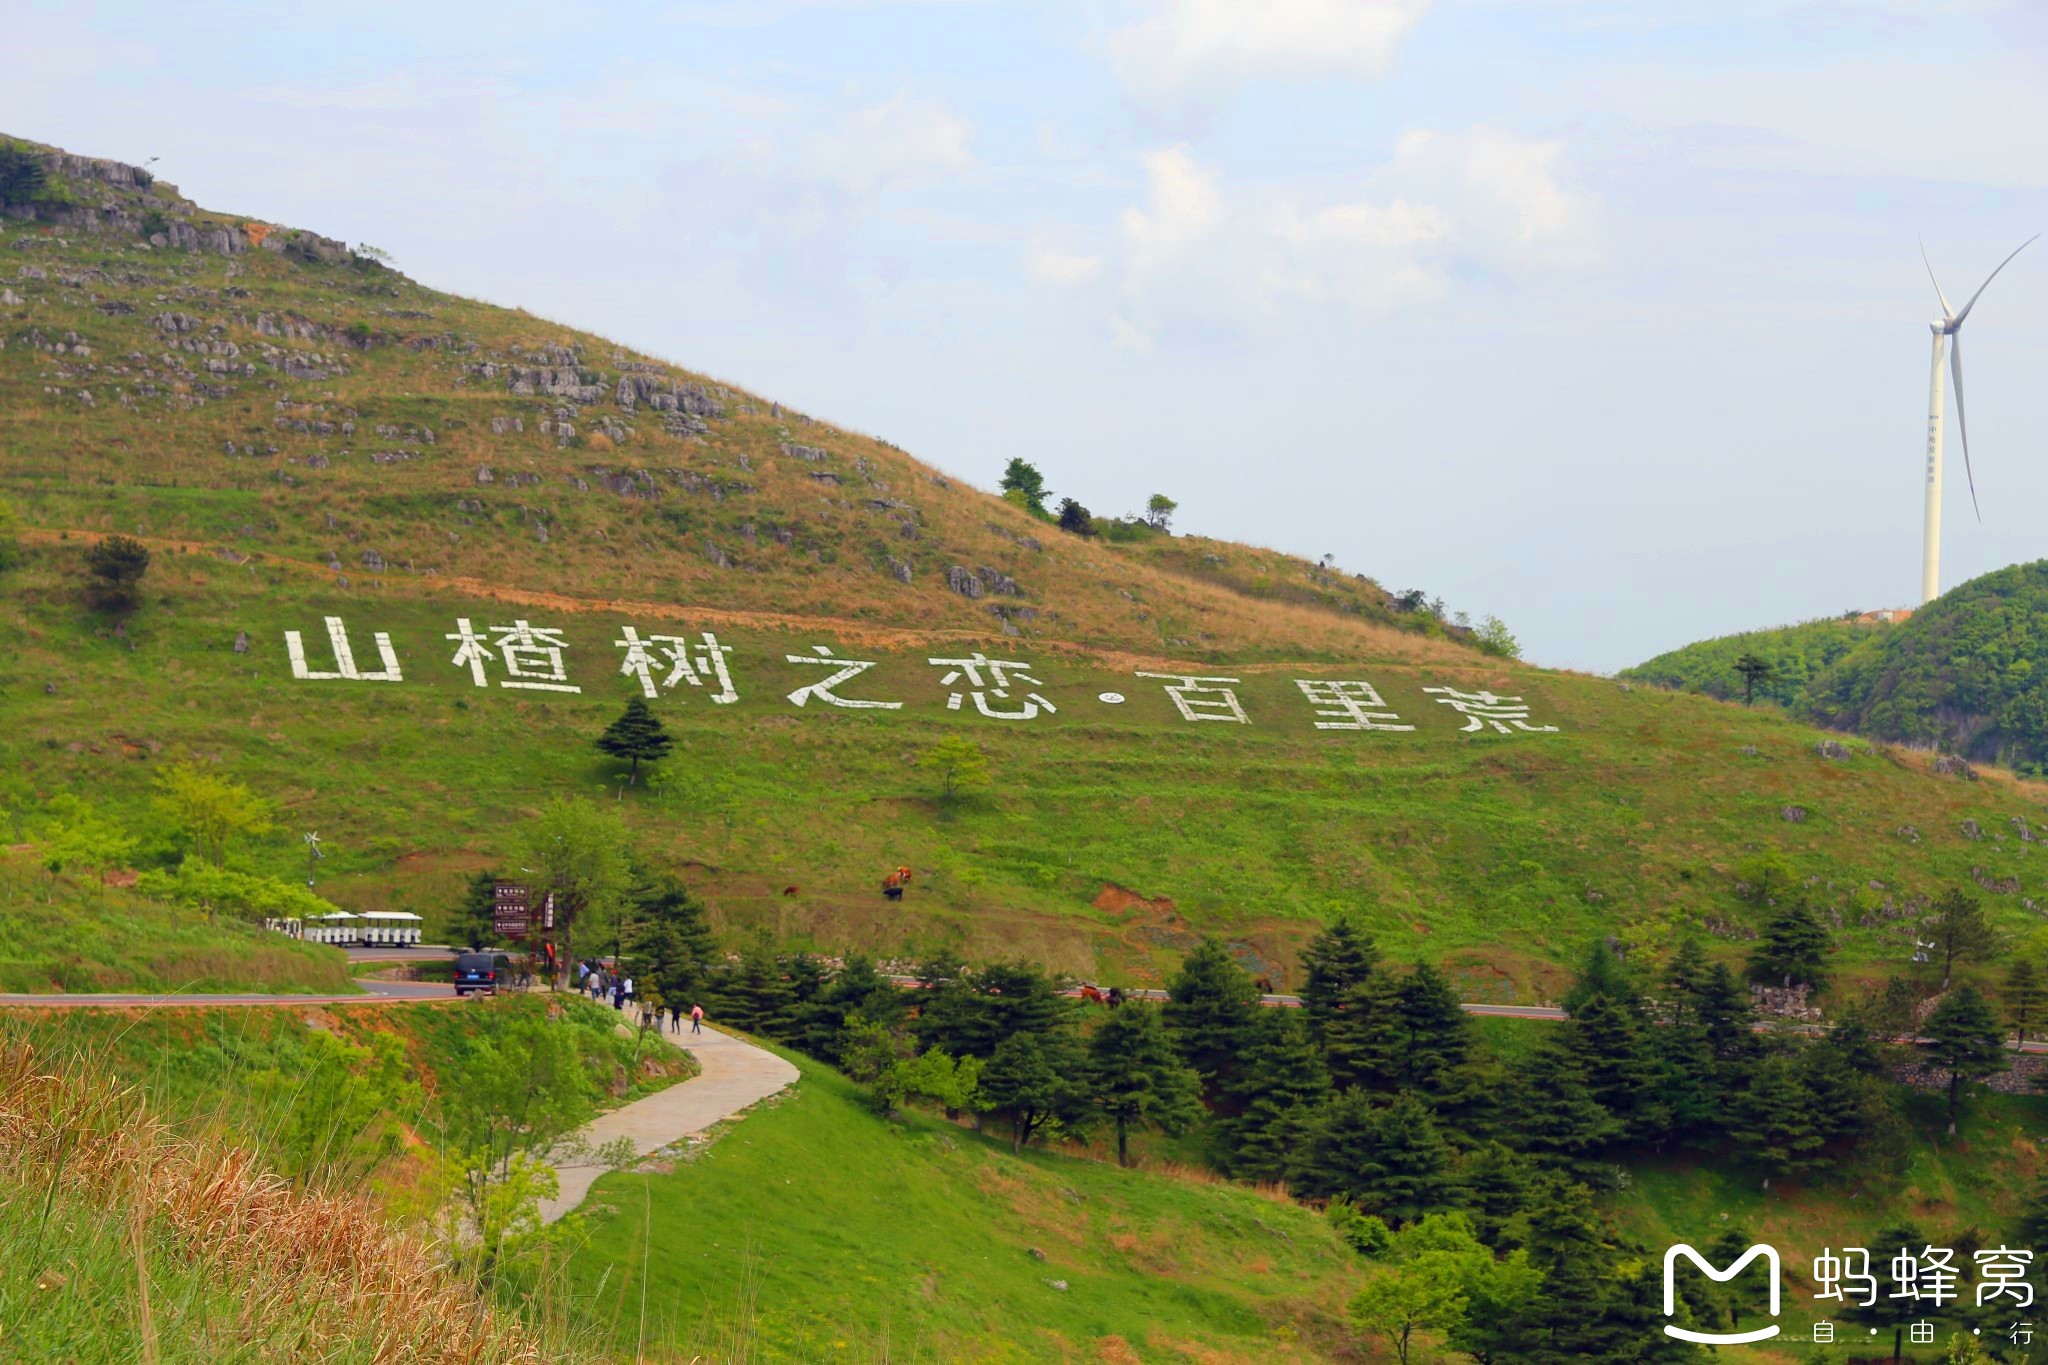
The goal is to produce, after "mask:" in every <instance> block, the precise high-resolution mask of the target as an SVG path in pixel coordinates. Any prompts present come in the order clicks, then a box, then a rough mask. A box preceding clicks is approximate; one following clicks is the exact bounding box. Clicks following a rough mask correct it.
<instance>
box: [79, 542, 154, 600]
mask: <svg viewBox="0 0 2048 1365" xmlns="http://www.w3.org/2000/svg"><path fill="white" fill-rule="evenodd" d="M85 568H86V572H87V574H88V577H87V579H86V584H85V598H86V601H87V602H89V603H91V604H92V606H93V607H94V608H96V609H97V610H99V611H105V612H112V613H114V614H116V615H121V614H125V613H127V612H131V611H134V610H135V609H136V608H137V607H139V606H141V605H142V576H143V575H144V574H146V573H148V572H149V549H148V547H146V546H145V545H143V543H142V542H141V541H139V540H135V539H132V538H130V537H128V536H108V537H107V538H106V539H105V540H103V541H101V542H100V543H99V544H97V545H95V546H93V547H92V548H91V549H90V550H87V551H86V552H85Z"/></svg>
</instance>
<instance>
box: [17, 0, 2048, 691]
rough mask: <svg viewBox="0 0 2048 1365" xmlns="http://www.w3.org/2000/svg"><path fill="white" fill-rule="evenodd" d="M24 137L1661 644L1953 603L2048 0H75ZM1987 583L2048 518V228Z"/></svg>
mask: <svg viewBox="0 0 2048 1365" xmlns="http://www.w3.org/2000/svg"><path fill="white" fill-rule="evenodd" d="M0 22H4V26H5V30H6V31H7V32H8V34H9V36H10V45H11V46H13V47H15V48H16V49H18V50H17V51H16V53H15V54H14V56H13V58H12V62H11V67H12V73H13V74H12V75H11V77H10V79H9V81H8V82H7V83H6V84H5V85H4V86H0V130H4V131H7V132H11V133H15V134H19V135H26V136H30V137H34V138H37V139H40V140H44V141H49V142H54V143H57V144H59V145H62V146H65V147H67V148H69V149H71V150H74V151H79V152H85V153H89V154H95V155H105V156H115V157H119V158H122V159H124V160H131V161H141V160H143V159H145V158H146V157H149V156H160V157H161V158H162V161H161V162H160V163H159V167H158V169H159V170H161V171H162V172H163V174H164V175H165V177H166V178H167V179H169V180H172V181H174V182H176V183H177V184H178V185H179V187H180V188H181V189H182V190H183V191H184V192H185V193H187V194H189V195H191V196H192V197H194V198H196V199H198V200H199V201H200V202H202V203H205V204H208V205H210V206H213V207H218V208H224V209H229V210H233V211H237V212H246V213H249V214H251V215H254V216H260V217H264V218H267V219H271V220H275V221H281V222H287V223H292V224H295V225H302V226H307V227H312V228H315V229H317V230H320V231H323V232H326V233H329V234H330V235H334V236H341V237H345V238H347V239H348V240H350V241H359V242H369V243H373V244H375V245H377V246H380V247H383V248H385V249H387V250H389V251H391V252H392V253H393V254H394V255H395V257H396V258H397V261H398V263H399V265H400V266H401V267H402V268H404V269H405V270H407V271H408V272H409V273H410V274H412V275H414V276H415V277H416V278H418V279H420V280H421V281H423V282H425V283H427V284H430V285H433V286H436V287H439V288H444V289H450V290H454V291H457V292H460V293H464V294H469V295H473V296H477V297H481V298H487V299H490V300H493V301H495V302H500V303H507V304H516V305H520V306H524V307H527V308H530V309H531V310H533V311H534V312H536V313H539V314H542V315H544V316H551V317H555V318H559V319H561V320H563V321H565V322H571V323H574V324H576V325H578V326H582V327H588V328H591V329H594V330H596V331H599V332H602V333H606V334H609V335H612V336H615V337H617V338H619V339H620V340H622V341H625V342H627V343H629V344H632V345H634V346H637V347H641V348H644V349H646V350H648V351H651V352H654V353H657V354H660V355H664V356H667V357H669V358H671V359H674V360H677V361H680V362H682V363H685V364H688V365H691V366H693V367H696V368H699V369H702V370H706V371H709V372H711V373H714V374H717V375H720V376H722V377H725V378H728V379H731V380H734V381H737V382H740V383H744V384H747V385H748V386H750V387H752V388H754V389H756V390H759V391H761V392H763V393H766V394H769V395H771V396H774V397H778V398H781V399H783V400H785V401H788V402H791V403H794V404H796V405H798V406H799V407H801V408H804V409H806V410H808V411H812V412H815V413H818V414H820V415H823V416H828V417H830V418H831V419H833V420H835V421H838V422H841V423H844V424H847V425H850V426H854V427H858V428H861V429H864V430H867V431H871V432H873V433H875V434H877V435H880V436H884V437H887V438H888V439H890V440H893V441H895V442H896V443H898V444H899V445H902V446H904V447H905V448H906V449H909V450H911V451H913V452H915V453H916V454H918V455H920V456H921V457H923V458H925V459H927V460H929V461H931V462H932V463H934V464H936V465H938V466H940V467H941V468H944V469H947V470H950V471H953V472H955V473H957V474H959V475H961V476H962V477H965V478H968V479H970V480H973V481H976V482H979V483H982V484H984V485H988V484H992V483H993V482H994V479H995V477H996V474H997V472H998V471H999V470H1000V469H1001V467H1002V465H1003V464H1004V463H1005V462H1006V461H1007V460H1008V459H1009V458H1010V457H1011V456H1014V455H1022V456H1024V457H1026V458H1028V459H1031V460H1033V461H1034V462H1036V463H1037V464H1039V465H1040V467H1041V468H1043V469H1044V470H1045V472H1046V475H1047V478H1048V481H1049V482H1050V483H1051V485H1052V486H1053V487H1054V488H1055V489H1057V490H1058V491H1060V492H1062V493H1071V494H1073V495H1075V496H1077V497H1079V498H1080V499H1081V500H1082V501H1083V502H1085V503H1087V504H1088V505H1089V506H1090V507H1092V508H1094V509H1096V510H1097V511H1099V512H1117V511H1124V510H1128V509H1131V508H1135V507H1137V506H1139V505H1141V504H1142V503H1143V501H1144V499H1145V497H1146V496H1147V495H1148V494H1150V493H1152V492H1155V491H1160V492H1166V493H1168V494H1170V495H1172V496H1174V497H1176V498H1178V499H1179V500H1180V502H1181V504H1182V513H1181V522H1182V524H1183V525H1184V526H1185V527H1186V528H1187V529H1190V530H1196V531H1201V532H1204V533H1208V534H1214V535H1220V536H1228V537H1233V538H1238V539H1246V540H1253V541H1258V542H1261V543H1265V544H1270V545H1275V546H1279V547H1281V548H1284V549H1288V550H1292V551H1296V552H1299V553H1301V554H1303V555H1307V556H1311V557H1313V556H1317V555H1322V554H1326V553H1329V554H1334V555H1336V557H1337V560H1338V562H1339V563H1340V564H1341V565H1342V566H1343V567H1345V568H1346V569H1350V570H1354V571H1357V572H1363V573H1367V574H1370V575H1372V576H1374V577H1376V578H1378V579H1379V580H1380V581H1381V582H1383V583H1385V584H1387V585H1388V586H1389V587H1393V588H1405V587H1410V586H1418V587H1422V588H1425V589H1427V590H1428V591H1430V592H1431V593H1432V594H1441V595H1442V596H1444V597H1445V598H1447V599H1448V600H1449V602H1450V603H1451V605H1452V606H1453V607H1454V608H1460V609H1464V610H1467V611H1470V612H1471V613H1473V614H1474V615H1475V616H1477V615H1481V614H1485V613H1489V612H1491V613H1497V614H1499V615H1500V616H1502V617H1503V618H1504V619H1506V620H1507V621H1508V623H1509V624H1510V626H1511V627H1512V628H1514V629H1515V630H1516V631H1517V633H1518V634H1519V635H1520V636H1521V638H1522V640H1523V643H1524V646H1525V648H1526V650H1527V652H1528V653H1529V655H1530V656H1531V657H1532V658H1534V659H1536V660H1537V661H1539V662H1543V663H1550V664H1559V665H1568V666H1574V667H1581V668H1589V669H1600V670H1607V669H1612V668H1617V667H1621V666H1624V665H1626V664H1628V663H1630V662H1634V661H1636V660H1638V659H1640V658H1643V657H1645V656H1647V655H1648V654H1651V653H1654V652H1656V651H1657V650H1660V649H1663V648H1667V647H1670V646H1672V645H1676V644H1679V643H1683V642H1684V641H1686V640H1689V639H1693V638H1697V637H1699V636H1702V635H1708V634H1719V633H1725V632H1728V631H1734V630H1740V629H1743V628H1745V627H1749V626H1755V625H1767V624H1774V623H1778V622H1783V621H1789V620H1796V619H1802V618H1805V617H1810V616H1816V615H1824V614H1830V613H1833V612H1836V611H1840V610H1842V609H1845V608H1849V607H1872V606H1881V605H1903V604H1907V603H1910V602H1911V601H1912V600H1913V599H1914V597H1915V596H1916V593H1917V585H1918V565H1919V538H1920V466H1921V455H1922V439H1923V438H1922V432H1923V429H1924V421H1925V405H1926V361H1927V344H1928V342H1927V331H1926V326H1925V324H1926V321H1927V319H1928V318H1929V317H1930V316H1931V315H1932V313H1933V302H1934V300H1933V291H1932V290H1931V288H1930V287H1929V286H1928V284H1927V282H1926V279H1925V276H1924V275H1923V274H1922V272H1921V269H1920V264H1919V257H1918V254H1917V252H1918V249H1917V247H1916V245H1915V242H1916V237H1917V236H1919V235H1921V234H1924V235H1925V236H1926V239H1927V243H1928V248H1929V250H1930V252H1931V253H1932V254H1933V256H1934V259H1935V264H1936V266H1937V268H1938V269H1939V270H1941V272H1942V281H1943V284H1944V286H1945V287H1946V288H1947V289H1948V291H1949V293H1950V294H1951V296H1952V297H1953V296H1955V295H1957V294H1958V293H1961V294H1964V295H1967V293H1968V292H1969V291H1971V290H1973V289H1974V288H1975V287H1976V285H1977V283H1978V282H1979V281H1981V279H1982V277H1983V275H1984V274H1985V273H1986V272H1988V271H1989V270H1990V269H1991V267H1992V266H1993V265H1995V264H1997V262H1998V260H1999V259H2000V258H2002V257H2003V256H2004V255H2005V253H2006V252H2007V251H2009V250H2010V249H2011V248H2012V247H2013V246H2014V245H2015V244H2017V243H2018V242H2019V241H2021V240H2022V239H2024V238H2025V237H2027V236H2029V235H2031V234H2032V233H2034V232H2036V231H2040V230H2042V229H2043V228H2048V139H2044V138H2043V137H2042V136H2041V134H2040V130H2041V128H2043V127H2044V126H2048V6H2043V5H2040V4H2030V3H2026V2H2025V0H2010V2H2006V3H2002V2H2001V0H1918V2H1917V3H1916V2H1915V0H1711V2H1710V0H1664V2H1662V3H1659V2H1658V0H1634V3H1607V2H1605V0H1463V2H1462V3H1461V2H1459V0H1435V2H1434V3H1432V2H1431V0H1259V2H1257V3H1254V2H1253V0H1072V2H1071V3H1069V2H1068V0H1043V2H1042V3H1039V4H1036V5H1014V4H1002V3H995V2H994V0H990V2H988V3H975V2H973V0H921V2H918V3H896V4H885V3H866V2H864V0H761V2H760V3H739V2H738V0H704V3H695V4H672V5H653V4H647V5H640V4H620V5H611V6H605V7H601V8H594V7H593V8H572V7H566V6H560V5H547V6H542V5H521V4H493V5H490V6H480V5H479V6H471V5H465V4H459V3H439V4H434V5H421V4H410V5H399V4H391V3H378V2H376V0H370V2H368V3H357V4H354V5H351V6H347V7H342V8H337V7H334V6H320V7H312V6H295V5H291V4H265V5H262V6H254V5H204V4H195V5H179V6H166V5H163V4H161V3H148V4H100V5H94V6H89V7H88V6H81V5H75V4H64V5H59V4H45V3H42V0H0ZM1966 336H1967V340H1968V343H1969V345H1968V352H1969V365H1968V379H1969V394H1970V398H1971V404H1970V410H1969V411H1970V419H1971V420H1970V428H1971V440H1972V452H1973V455H1974V457H1975V459H1976V463H1977V467H1978V474H1979V482H1978V488H1979V492H1980V494H1981V495H1982V497H1983V506H1984V520H1983V523H1982V525H1981V526H1980V525H1979V524H1978V523H1977V522H1976V521H1975V520H1974V518H1973V517H1972V515H1971V513H1970V511H1969V499H1968V495H1967V493H1966V491H1965V490H1964V488H1963V486H1962V478H1961V475H1962V469H1961V464H1960V460H1959V458H1957V457H1958V455H1959V451H1958V450H1957V442H1956V440H1955V436H1954V429H1953V427H1951V429H1950V442H1949V445H1950V450H1951V472H1952V474H1953V475H1954V477H1953V478H1952V479H1951V481H1950V485H1949V494H1948V498H1947V509H1948V516H1947V533H1946V537H1945V546H1944V563H1945V566H1946V567H1945V570H1944V575H1943V577H1944V581H1945V583H1947V584H1954V583H1956V582H1960V581H1961V580H1962V579H1963V578H1965V577H1968V576H1970V575H1972V574H1975V573H1980V572H1983V571H1986V570H1988V569H1991V568H1994V567H1997V566H1999V565H2002V564H2006V563H2010V562H2013V561H2015V560H2022V559H2033V558H2038V557H2041V556H2043V555H2044V554H2048V534H2044V533H2043V532H2042V530H2041V529H2040V528H2041V525H2042V523H2041V521H2040V519H2039V517H2038V515H2037V514H2036V513H2035V512H2034V510H2033V509H2035V508H2037V507H2039V506H2040V505H2041V504H2042V502H2043V500H2044V498H2048V414H2044V412H2043V409H2042V403H2041V395H2042V393H2043V385H2042V383H2041V378H2040V377H2041V375H2042V374H2043V372H2044V370H2048V242H2044V243H2042V244H2040V245H2039V246H2037V247H2035V248H2034V249H2032V250H2030V251H2029V252H2028V253H2027V254H2025V255H2023V256H2021V257H2020V259H2019V260H2018V261H2017V262H2015V263H2014V264H2013V266H2012V267H2011V269H2010V270H2008V271H2007V272H2006V274H2005V275H2004V276H2003V277H2001V279H2000V281H1999V283H1998V286H1997V287H1996V288H1995V289H1994V290H1993V291H1992V292H1991V293H1990V294H1988V295H1987V296H1986V300H1985V302H1984V304H1983V305H1982V307H1981V308H1980V309H1979V310H1978V312H1977V313H1976V314H1974V315H1973V316H1972V318H1971V321H1970V325H1969V328H1968V331H1967V333H1966Z"/></svg>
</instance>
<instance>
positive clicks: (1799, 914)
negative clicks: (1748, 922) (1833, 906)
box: [1749, 891, 1832, 994]
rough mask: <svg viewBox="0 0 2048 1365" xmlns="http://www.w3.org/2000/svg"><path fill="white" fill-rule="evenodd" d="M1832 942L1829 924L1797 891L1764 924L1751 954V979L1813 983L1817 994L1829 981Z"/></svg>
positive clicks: (1783, 983) (1777, 983) (1778, 983)
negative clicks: (1825, 923)
mask: <svg viewBox="0 0 2048 1365" xmlns="http://www.w3.org/2000/svg"><path fill="white" fill-rule="evenodd" d="M1831 946H1832V942H1831V940H1830V938H1829V935H1828V931H1827V926H1825V925H1823V924H1822V923H1821V922H1820V917H1819V916H1818V915H1816V914H1814V913H1813V909H1812V907H1811V906H1809V905H1808V904H1807V903H1806V897H1805V895H1804V894H1802V893H1800V892H1797V891H1795V892H1793V893H1791V894H1789V895H1787V896H1786V897H1785V901H1784V903H1783V904H1782V905H1780V906H1779V907H1778V912H1777V914H1775V915H1773V916H1771V919H1770V922H1769V923H1768V924H1766V925H1765V926H1764V931H1763V936H1762V937H1761V938H1759V939H1758V940H1757V945H1756V949H1755V950H1754V951H1753V952H1751V953H1750V955H1749V979H1750V980H1751V981H1758V982H1762V983H1763V984H1764V985H1766V986H1799V985H1805V986H1811V987H1812V988H1813V989H1814V992H1815V993H1816V994H1818V993H1819V991H1820V990H1821V989H1822V987H1824V986H1825V985H1826V984H1827V979H1828V978H1827V966H1826V962H1827V955H1828V950H1829V948H1830V947H1831Z"/></svg>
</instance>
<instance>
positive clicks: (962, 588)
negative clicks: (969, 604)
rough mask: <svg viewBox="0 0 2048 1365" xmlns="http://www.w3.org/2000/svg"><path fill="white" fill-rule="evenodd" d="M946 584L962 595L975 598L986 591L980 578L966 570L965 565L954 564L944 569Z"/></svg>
mask: <svg viewBox="0 0 2048 1365" xmlns="http://www.w3.org/2000/svg"><path fill="white" fill-rule="evenodd" d="M946 586H947V587H948V588H951V589H952V590H953V591H954V592H957V593H959V594H960V595H961V596H962V597H967V598H977V597H980V596H981V595H982V593H983V592H985V591H986V589H985V588H983V587H982V583H981V580H980V579H979V578H976V577H975V576H974V575H973V574H971V573H969V572H968V571H967V568H966V566H964V565H961V564H955V565H954V566H953V567H952V568H950V569H947V570H946Z"/></svg>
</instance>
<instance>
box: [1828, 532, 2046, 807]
mask: <svg viewBox="0 0 2048 1365" xmlns="http://www.w3.org/2000/svg"><path fill="white" fill-rule="evenodd" d="M1801 710H1802V711H1803V712H1804V713H1805V714H1807V715H1810V716H1812V717H1813V718H1814V719H1816V720H1819V721H1821V722H1823V723H1825V724H1828V725H1835V726H1839V727H1841V728H1843V729H1846V730H1854V731H1856V732H1857V733H1858V734H1864V735H1870V736H1872V737H1874V738H1878V739H1891V740H1903V741H1907V742H1910V743H1915V744H1938V745H1940V746H1941V747H1943V748H1945V749H1948V750H1950V751H1952V752H1954V753H1959V754H1962V755H1963V756H1965V757H1967V758H1971V759H1975V760H1978V761H1980V762H1986V763H1992V762H1996V763H2004V764H2007V765H2008V766H2010V767H2013V768H2016V769H2018V770H2020V771H2022V772H2039V771H2041V770H2042V768H2043V765H2044V764H2048V560H2037V561H2036V562H2034V563H2032V564H2015V565H2012V566H2011V567H2009V568H2004V569H2000V570H1998V571H1997V572H1996V573H1989V574H1985V575H1984V576H1983V577H1981V578H1973V579H1971V580H1970V581H1969V582H1967V583H1964V584H1962V585H1960V586H1958V587H1955V588H1952V589H1950V590H1949V591H1948V592H1946V593H1944V594H1942V596H1941V597H1939V598H1937V599H1936V600H1935V601H1933V602H1931V603H1929V604H1928V605H1927V606H1925V607H1922V608H1921V609H1920V610H1919V611H1917V612H1915V613H1914V614H1913V617H1912V619H1911V620H1909V621H1907V622H1905V623H1904V624H1903V625H1900V626H1897V627H1895V628H1893V629H1891V630H1887V631H1880V632H1878V633H1877V634H1876V635H1875V636H1873V638H1872V639H1871V640H1870V642H1869V643H1868V644H1866V645H1865V646H1864V647H1862V648H1860V649H1857V650H1855V651H1853V652H1851V653H1849V654H1847V655H1844V656H1843V657H1842V658H1841V659H1839V660H1837V661H1836V662H1835V663H1834V665H1833V666H1832V667H1830V668H1829V669H1828V670H1827V671H1826V672H1824V673H1822V674H1821V675H1820V676H1819V677H1818V678H1816V679H1815V680H1814V681H1813V683H1812V685H1811V686H1810V687H1809V688H1808V689H1807V695H1806V696H1805V698H1804V699H1803V701H1802V703H1801Z"/></svg>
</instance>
